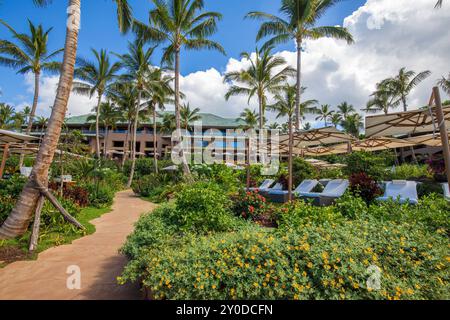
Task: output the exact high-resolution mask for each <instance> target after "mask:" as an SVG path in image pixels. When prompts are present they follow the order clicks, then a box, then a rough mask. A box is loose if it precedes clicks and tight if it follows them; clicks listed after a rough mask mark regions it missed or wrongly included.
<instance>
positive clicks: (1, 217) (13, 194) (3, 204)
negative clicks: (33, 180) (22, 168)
mask: <svg viewBox="0 0 450 320" xmlns="http://www.w3.org/2000/svg"><path fill="white" fill-rule="evenodd" d="M26 181H27V179H26V178H24V177H22V176H20V175H13V176H11V178H10V179H7V180H6V179H5V180H0V225H1V224H2V223H3V221H5V220H6V218H7V217H8V215H9V213H10V212H11V210H12V209H13V208H14V205H15V204H16V201H17V198H18V197H19V195H20V192H21V191H22V189H23V187H24V185H25V183H26Z"/></svg>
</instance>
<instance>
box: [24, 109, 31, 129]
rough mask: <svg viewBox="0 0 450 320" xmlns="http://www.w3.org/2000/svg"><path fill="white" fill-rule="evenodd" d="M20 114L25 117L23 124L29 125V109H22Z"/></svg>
mask: <svg viewBox="0 0 450 320" xmlns="http://www.w3.org/2000/svg"><path fill="white" fill-rule="evenodd" d="M22 113H23V115H24V117H25V123H26V124H27V125H28V124H29V123H30V116H31V107H29V106H25V108H23V110H22Z"/></svg>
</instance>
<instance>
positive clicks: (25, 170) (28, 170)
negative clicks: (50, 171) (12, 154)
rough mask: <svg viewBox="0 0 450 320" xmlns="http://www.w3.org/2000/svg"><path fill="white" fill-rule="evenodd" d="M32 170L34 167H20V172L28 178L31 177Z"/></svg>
mask: <svg viewBox="0 0 450 320" xmlns="http://www.w3.org/2000/svg"><path fill="white" fill-rule="evenodd" d="M32 170H33V168H32V167H22V168H20V174H21V175H22V176H24V177H26V178H29V177H30V175H31V171H32Z"/></svg>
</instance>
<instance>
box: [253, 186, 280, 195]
mask: <svg viewBox="0 0 450 320" xmlns="http://www.w3.org/2000/svg"><path fill="white" fill-rule="evenodd" d="M275 190H283V185H282V184H281V183H277V184H276V185H274V186H273V187H272V188H266V189H259V190H258V192H259V194H260V195H262V196H264V197H267V196H268V194H269V192H271V191H275Z"/></svg>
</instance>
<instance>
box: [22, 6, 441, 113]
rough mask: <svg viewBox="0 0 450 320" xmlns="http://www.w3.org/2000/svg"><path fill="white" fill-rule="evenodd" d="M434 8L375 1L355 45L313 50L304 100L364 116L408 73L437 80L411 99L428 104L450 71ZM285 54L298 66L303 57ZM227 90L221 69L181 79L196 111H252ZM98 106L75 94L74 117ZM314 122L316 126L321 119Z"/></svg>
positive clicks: (51, 87)
mask: <svg viewBox="0 0 450 320" xmlns="http://www.w3.org/2000/svg"><path fill="white" fill-rule="evenodd" d="M433 7H434V1H430V0H415V1H410V0H396V1H392V0H368V1H367V2H366V4H365V5H363V6H362V7H360V8H359V9H358V10H356V11H355V12H353V13H352V14H351V15H350V16H348V17H347V18H346V19H345V20H344V26H346V27H348V28H349V29H350V30H351V32H352V34H353V35H354V38H355V44H353V45H347V44H346V43H345V42H343V41H337V40H333V39H320V40H315V41H308V42H306V44H305V52H304V56H303V65H302V71H303V85H304V86H306V87H308V90H307V92H306V93H305V95H304V99H312V98H314V99H317V100H319V101H320V102H321V103H323V104H325V103H327V104H331V105H332V106H336V105H337V104H339V103H340V102H342V101H347V102H349V103H351V104H353V105H354V106H355V107H356V108H357V109H360V108H362V107H364V106H365V104H366V101H367V100H368V99H369V95H370V94H371V92H372V91H373V90H374V88H375V85H376V83H377V82H379V81H380V80H382V79H384V78H386V77H389V76H393V75H394V74H395V73H396V72H397V71H398V70H399V69H400V68H402V67H406V68H408V69H412V70H415V71H417V72H419V71H423V70H431V71H432V72H433V74H432V76H431V77H430V78H429V79H427V80H426V81H424V82H423V83H422V84H421V85H420V86H419V87H418V88H417V89H416V90H414V91H413V93H412V94H411V96H410V97H409V105H410V107H411V108H417V107H419V106H422V105H424V104H426V103H427V102H428V98H429V95H430V93H431V87H432V86H433V85H435V83H436V80H437V79H439V78H440V77H441V76H442V75H444V74H447V73H448V72H449V71H450V67H449V63H450V41H449V39H450V10H449V4H447V3H444V7H443V8H442V9H440V10H435V9H434V8H433ZM277 54H278V55H281V56H283V57H284V58H285V59H286V60H287V61H288V62H289V64H291V65H292V66H295V62H296V54H295V52H289V51H283V52H278V53H277ZM246 66H248V62H246V61H241V60H239V59H235V58H230V59H229V61H228V64H227V66H226V68H225V70H226V71H234V70H239V69H241V68H244V67H246ZM56 84H57V78H56V77H44V78H43V80H42V94H41V101H40V104H39V106H40V110H41V111H46V112H48V106H50V105H52V104H53V99H54V95H55V88H56ZM227 86H228V85H227V84H224V83H223V74H221V73H220V72H219V71H217V70H216V69H214V68H212V69H208V70H205V71H198V72H194V73H191V74H188V75H185V76H183V77H181V90H182V91H183V92H184V93H185V95H186V96H187V100H188V101H189V102H190V104H191V106H192V107H199V108H201V110H202V112H213V113H216V114H219V115H222V116H229V117H237V116H238V115H239V113H240V112H241V111H242V110H243V109H244V108H246V107H248V105H247V98H246V97H233V98H231V99H230V101H228V102H227V101H225V99H224V95H225V92H226V91H227ZM30 87H32V81H31V82H30ZM93 105H95V102H93V101H89V99H88V98H86V97H81V96H77V95H74V94H73V95H72V97H71V99H70V104H69V112H70V113H71V114H73V115H75V114H81V113H87V112H89V111H90V110H91V108H92V106H93ZM256 107H257V104H256V101H252V102H251V105H250V108H251V109H256ZM271 118H272V119H273V116H272V117H271ZM308 120H309V121H313V117H309V119H308Z"/></svg>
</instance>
